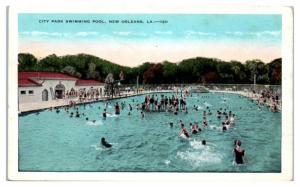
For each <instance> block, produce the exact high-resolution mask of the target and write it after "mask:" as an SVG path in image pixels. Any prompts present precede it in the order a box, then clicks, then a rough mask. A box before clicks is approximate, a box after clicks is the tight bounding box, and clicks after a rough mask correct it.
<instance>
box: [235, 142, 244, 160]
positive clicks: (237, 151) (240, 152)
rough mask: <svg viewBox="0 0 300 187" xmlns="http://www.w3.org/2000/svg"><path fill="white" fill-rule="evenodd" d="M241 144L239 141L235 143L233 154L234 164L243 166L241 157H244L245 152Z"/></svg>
mask: <svg viewBox="0 0 300 187" xmlns="http://www.w3.org/2000/svg"><path fill="white" fill-rule="evenodd" d="M241 145H242V142H241V141H240V140H236V141H235V148H234V149H233V152H234V154H235V163H236V164H244V160H243V157H244V155H245V150H244V149H242V148H241Z"/></svg>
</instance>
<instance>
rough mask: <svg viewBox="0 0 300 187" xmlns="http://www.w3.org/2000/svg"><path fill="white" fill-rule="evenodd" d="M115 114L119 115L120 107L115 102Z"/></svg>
mask: <svg viewBox="0 0 300 187" xmlns="http://www.w3.org/2000/svg"><path fill="white" fill-rule="evenodd" d="M115 114H116V115H119V114H120V105H119V103H118V102H117V103H116V105H115Z"/></svg>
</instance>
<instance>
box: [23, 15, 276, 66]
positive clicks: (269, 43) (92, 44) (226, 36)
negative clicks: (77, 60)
mask: <svg viewBox="0 0 300 187" xmlns="http://www.w3.org/2000/svg"><path fill="white" fill-rule="evenodd" d="M18 19H19V22H18V31H19V52H24V53H25V52H26V53H32V54H33V55H35V56H36V57H38V58H43V57H45V56H47V55H50V54H56V55H58V56H61V55H67V54H78V53H86V54H92V55H95V56H98V57H100V58H103V59H106V60H109V61H111V62H114V63H117V64H121V65H126V66H131V67H133V66H137V65H139V64H142V63H144V62H162V61H165V60H167V61H171V62H179V61H181V60H183V59H187V58H194V57H197V56H202V57H212V58H219V59H222V60H226V61H230V60H238V61H241V62H245V61H246V60H251V59H261V60H263V61H264V62H270V61H272V60H273V59H275V58H279V57H281V34H282V32H281V30H282V29H281V26H282V24H281V15H275V14H261V15H258V14H19V17H18ZM117 21H118V22H117Z"/></svg>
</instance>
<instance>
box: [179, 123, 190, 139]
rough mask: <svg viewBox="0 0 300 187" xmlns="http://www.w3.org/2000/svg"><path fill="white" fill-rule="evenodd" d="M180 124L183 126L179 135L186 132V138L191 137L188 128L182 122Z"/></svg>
mask: <svg viewBox="0 0 300 187" xmlns="http://www.w3.org/2000/svg"><path fill="white" fill-rule="evenodd" d="M180 126H181V131H180V133H179V135H178V136H179V137H180V135H182V134H184V135H185V137H186V138H189V137H190V135H189V133H188V131H187V130H186V128H184V124H181V125H180Z"/></svg>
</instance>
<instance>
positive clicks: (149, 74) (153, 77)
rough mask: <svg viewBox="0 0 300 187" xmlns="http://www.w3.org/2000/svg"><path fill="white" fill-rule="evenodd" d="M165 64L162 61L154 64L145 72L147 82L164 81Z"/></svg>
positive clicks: (158, 82)
mask: <svg viewBox="0 0 300 187" xmlns="http://www.w3.org/2000/svg"><path fill="white" fill-rule="evenodd" d="M162 77H163V65H162V64H161V63H158V64H154V65H152V66H151V67H150V68H149V69H148V70H147V71H145V73H144V74H143V82H144V83H145V84H161V83H162V82H163V79H162Z"/></svg>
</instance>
